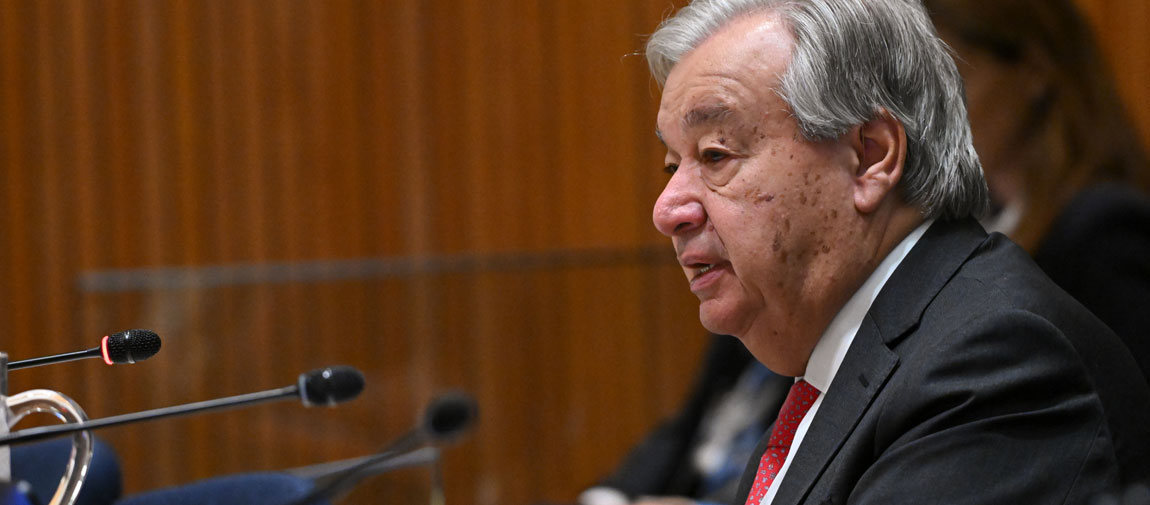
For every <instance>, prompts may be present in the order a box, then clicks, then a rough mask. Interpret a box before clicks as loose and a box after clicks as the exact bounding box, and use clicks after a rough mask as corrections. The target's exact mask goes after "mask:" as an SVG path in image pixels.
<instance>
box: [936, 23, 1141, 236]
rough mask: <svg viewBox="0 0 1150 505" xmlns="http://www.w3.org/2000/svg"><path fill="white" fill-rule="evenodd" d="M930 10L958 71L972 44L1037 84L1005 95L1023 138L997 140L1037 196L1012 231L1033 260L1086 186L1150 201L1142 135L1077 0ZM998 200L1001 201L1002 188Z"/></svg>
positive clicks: (1027, 203) (1015, 133)
mask: <svg viewBox="0 0 1150 505" xmlns="http://www.w3.org/2000/svg"><path fill="white" fill-rule="evenodd" d="M924 4H925V5H926V7H927V9H928V11H929V12H930V14H931V16H932V18H933V19H934V22H935V24H936V25H937V27H938V29H939V32H940V34H941V35H942V36H943V38H944V39H947V40H948V42H950V43H951V44H952V45H954V46H956V47H955V49H956V50H957V52H958V56H959V58H958V60H959V67H960V69H961V68H962V67H963V66H964V65H965V64H966V63H964V62H963V58H962V57H963V56H968V55H969V52H968V51H963V50H962V49H963V47H962V46H966V47H965V48H966V49H970V50H974V51H981V52H983V53H985V54H987V55H989V56H990V57H991V58H992V59H993V60H994V61H995V62H996V63H998V64H1001V65H1002V66H1004V67H1013V71H1015V72H1019V74H1018V75H1025V76H1026V78H1027V79H1031V80H1032V82H1033V84H1034V85H1033V86H1032V87H1027V88H1026V89H1022V90H1019V89H1002V90H1001V95H1000V96H999V97H998V100H1001V101H1008V100H1024V101H1025V102H1024V103H1020V104H1018V105H1019V108H1020V110H1021V111H1022V114H1023V115H1022V117H1020V118H1019V121H1018V122H1017V123H1016V125H1017V127H1016V128H1015V130H1016V131H1013V132H1009V131H1008V132H1005V133H1007V135H1009V137H1008V138H1005V139H998V141H1001V142H1007V143H1008V144H1009V145H1010V146H1011V147H1010V149H1012V150H1015V151H1016V152H1017V153H1018V154H1019V155H1018V156H1012V158H1011V161H1012V162H1013V163H1016V164H1018V166H1016V167H1015V168H1016V169H1017V170H1019V171H1020V174H1019V175H1020V177H1021V183H1022V184H1023V186H1024V187H1025V188H1026V191H1027V193H1028V194H1029V195H1031V197H1030V198H1027V199H1026V201H1025V203H1024V204H1023V208H1022V209H1021V211H1022V212H1021V218H1020V220H1019V223H1018V227H1017V229H1016V230H1015V231H1014V232H1013V233H1011V238H1012V239H1014V241H1015V242H1018V243H1019V244H1020V245H1022V246H1023V247H1024V248H1026V249H1027V250H1028V251H1030V252H1031V253H1034V252H1035V249H1036V248H1037V247H1038V245H1039V244H1040V241H1041V239H1042V238H1043V236H1044V235H1045V234H1046V232H1047V230H1048V229H1049V227H1050V225H1051V223H1052V221H1053V220H1054V219H1055V218H1056V217H1057V216H1058V215H1059V212H1060V210H1061V209H1062V208H1063V207H1064V206H1065V205H1066V204H1067V203H1068V202H1069V201H1070V199H1071V198H1072V197H1074V195H1075V194H1076V193H1078V192H1079V191H1080V190H1082V189H1083V188H1085V187H1087V186H1090V185H1093V184H1097V183H1101V182H1117V183H1121V184H1124V185H1127V186H1131V187H1135V188H1138V189H1140V190H1141V191H1143V192H1147V193H1150V171H1148V169H1147V158H1146V154H1145V151H1144V150H1143V148H1142V146H1141V145H1140V142H1139V139H1138V135H1137V130H1136V129H1135V127H1134V125H1133V123H1132V122H1131V121H1130V120H1129V118H1128V116H1127V113H1126V111H1125V109H1124V107H1123V105H1122V101H1121V99H1120V98H1119V96H1118V93H1117V90H1116V86H1115V85H1114V82H1113V80H1112V79H1111V77H1110V73H1109V69H1108V68H1106V65H1105V62H1103V60H1102V56H1101V52H1100V51H1099V50H1098V47H1097V44H1096V42H1095V40H1094V37H1093V35H1092V33H1091V31H1090V27H1089V25H1088V23H1087V20H1086V19H1085V18H1084V17H1083V16H1081V14H1080V13H1079V11H1078V9H1076V8H1075V6H1074V4H1073V2H1072V1H1071V0H924ZM972 102H973V101H972ZM996 105H998V104H994V105H990V106H996ZM971 106H972V108H974V107H978V106H979V104H977V103H972V104H971ZM973 115H974V112H973V111H972V117H973ZM972 121H973V120H972ZM978 137H979V133H978V132H977V131H976V132H975V144H976V147H977V148H979V149H980V153H979V154H980V155H984V153H983V152H982V146H979V145H978ZM985 154H992V153H985ZM987 161H988V160H987V159H985V156H984V159H983V162H984V167H986V165H991V164H993V163H994V162H995V161H997V160H989V161H990V163H987ZM986 169H987V170H998V169H1002V167H995V166H990V167H987V168H986ZM988 175H989V174H988ZM991 193H992V200H993V199H994V193H995V191H994V188H992V190H991ZM1001 203H1002V202H1000V201H995V202H994V204H995V205H996V206H997V205H1000V204H1001Z"/></svg>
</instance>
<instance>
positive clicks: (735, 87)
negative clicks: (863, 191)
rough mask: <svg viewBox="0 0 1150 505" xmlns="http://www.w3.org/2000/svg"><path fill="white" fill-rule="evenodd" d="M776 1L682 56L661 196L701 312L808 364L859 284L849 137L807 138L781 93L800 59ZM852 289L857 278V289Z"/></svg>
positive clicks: (663, 215)
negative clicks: (852, 269)
mask: <svg viewBox="0 0 1150 505" xmlns="http://www.w3.org/2000/svg"><path fill="white" fill-rule="evenodd" d="M792 45H793V42H792V39H791V36H790V34H789V32H788V30H787V29H786V28H785V26H784V25H782V24H781V23H780V22H779V20H778V19H777V17H776V16H775V15H774V14H770V13H760V14H756V15H751V16H748V17H744V18H740V19H738V20H735V21H733V22H731V23H730V24H728V25H727V26H726V27H724V28H723V29H721V30H720V31H719V32H718V33H716V34H715V35H713V36H712V37H711V38H709V39H708V40H706V41H705V42H704V43H703V44H702V45H700V46H699V47H698V48H696V49H695V50H693V51H692V52H690V53H689V54H688V55H686V56H685V57H684V58H683V59H682V61H680V62H679V63H678V64H677V65H676V66H675V67H674V69H673V70H672V72H671V74H670V75H669V76H668V78H667V82H666V84H665V86H664V90H663V97H662V103H661V105H660V108H659V116H658V132H659V136H660V138H661V139H662V141H663V142H664V144H665V145H666V147H667V156H666V163H667V166H668V172H672V175H671V178H670V180H669V181H668V183H667V187H666V188H665V189H664V190H663V193H662V194H661V195H660V196H659V199H658V201H657V202H656V203H655V208H654V215H653V218H654V222H655V227H656V228H658V229H659V231H660V232H662V233H663V234H665V235H667V236H669V237H671V241H672V243H673V244H674V246H675V252H676V253H677V255H678V257H679V262H680V264H682V266H683V271H684V272H685V273H686V275H687V279H688V281H689V282H690V287H691V291H692V292H693V293H695V295H696V296H697V297H698V298H699V302H700V303H699V317H700V319H701V320H702V323H703V326H704V327H706V328H707V329H708V330H710V331H713V332H716V333H722V334H729V335H735V336H737V337H739V338H740V339H742V340H743V343H744V344H745V345H746V346H747V348H748V349H749V350H750V351H751V352H752V353H753V354H754V355H755V356H756V358H758V359H759V360H760V361H762V362H763V363H765V364H766V365H767V366H768V367H770V368H771V369H772V370H775V371H776V372H779V373H783V374H788V375H801V374H802V373H803V370H804V369H805V366H806V361H807V358H808V357H809V355H810V351H811V350H812V349H813V347H814V345H815V343H816V342H817V340H818V338H819V336H820V335H821V334H822V332H823V330H824V329H825V327H826V325H827V324H829V322H830V319H831V318H832V317H833V316H834V314H835V313H837V311H838V309H839V307H841V305H842V304H843V303H845V301H846V298H847V297H848V296H849V291H848V292H847V293H841V291H842V289H841V286H838V284H841V283H842V281H843V279H842V277H843V275H842V274H843V273H844V271H843V268H844V265H847V264H849V263H850V260H849V252H850V246H851V244H850V242H851V240H852V236H851V232H850V230H851V228H852V224H854V222H853V221H852V220H853V219H855V218H856V213H855V210H854V206H853V204H852V199H851V188H852V181H853V179H852V174H853V171H854V168H853V167H857V166H858V159H857V156H856V155H855V151H854V150H853V149H851V148H850V143H849V141H841V140H838V141H830V142H823V143H812V142H808V141H806V140H805V139H803V137H802V136H801V134H800V133H799V130H798V127H797V124H796V123H795V120H794V118H793V117H792V116H791V115H790V112H789V110H788V108H787V106H786V104H785V103H784V102H783V100H782V99H781V98H779V96H778V95H777V94H776V93H775V91H774V88H775V87H776V85H777V84H778V77H779V75H780V74H781V73H782V72H783V70H784V69H785V66H786V64H787V62H789V60H790V52H791V47H792ZM851 291H853V290H851Z"/></svg>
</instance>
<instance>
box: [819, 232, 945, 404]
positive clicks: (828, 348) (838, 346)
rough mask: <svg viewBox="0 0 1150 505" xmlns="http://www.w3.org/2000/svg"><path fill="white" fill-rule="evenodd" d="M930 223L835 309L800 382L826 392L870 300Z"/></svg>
mask: <svg viewBox="0 0 1150 505" xmlns="http://www.w3.org/2000/svg"><path fill="white" fill-rule="evenodd" d="M933 222H934V220H933V219H929V220H927V221H926V222H925V223H922V224H921V225H919V226H918V228H915V229H914V231H912V232H910V234H909V235H907V236H906V238H904V239H902V242H899V244H898V245H897V246H895V248H894V249H892V250H891V252H890V254H887V255H886V258H883V260H882V262H881V263H879V265H878V268H875V269H874V271H873V272H871V274H870V276H869V277H867V279H866V281H864V282H863V283H862V286H860V287H859V289H858V290H857V291H855V293H854V294H853V295H851V297H850V300H847V303H846V305H843V308H841V309H839V312H838V314H836V315H835V317H834V319H832V320H831V324H830V325H829V326H827V329H826V331H824V332H823V334H822V336H821V337H819V342H818V343H817V344H815V349H814V350H813V351H811V358H810V360H809V361H807V369H806V373H805V374H804V375H803V377H802V378H803V379H804V380H806V381H807V382H809V383H810V384H811V385H812V386H814V387H815V388H817V389H818V390H819V391H822V392H826V391H827V388H828V387H830V385H831V381H832V380H833V379H834V378H835V373H836V372H838V370H839V365H841V364H842V362H843V358H844V357H845V356H846V354H847V349H849V348H850V346H851V342H853V341H854V338H855V333H857V332H858V329H859V327H860V326H862V322H863V318H864V317H866V313H867V311H869V310H870V306H871V304H872V303H874V299H875V298H877V297H878V293H879V291H881V290H882V287H883V285H885V284H886V281H887V279H889V278H890V275H891V274H892V273H894V270H895V268H898V265H899V263H902V260H903V258H906V255H907V253H909V252H910V250H911V248H913V247H914V245H915V244H917V243H918V240H919V239H920V238H922V235H923V233H926V229H927V228H930V225H931V223H933Z"/></svg>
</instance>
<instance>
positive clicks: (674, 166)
mask: <svg viewBox="0 0 1150 505" xmlns="http://www.w3.org/2000/svg"><path fill="white" fill-rule="evenodd" d="M663 171H664V172H667V174H668V175H675V172H677V171H679V164H678V163H668V164H667V166H665V167H663Z"/></svg>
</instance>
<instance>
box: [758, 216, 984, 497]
mask: <svg viewBox="0 0 1150 505" xmlns="http://www.w3.org/2000/svg"><path fill="white" fill-rule="evenodd" d="M985 239H986V233H985V232H984V231H982V228H981V227H980V226H979V225H978V223H977V222H975V221H974V220H962V221H955V222H941V221H940V222H936V223H935V224H934V225H933V226H931V228H930V230H928V231H927V233H926V234H925V235H923V237H922V239H920V240H919V243H918V244H916V246H915V247H914V248H913V249H912V250H911V251H910V253H908V254H907V257H906V258H904V259H903V261H902V263H901V264H899V266H898V268H897V269H895V272H894V273H893V274H891V277H890V279H888V280H887V282H886V284H885V285H884V286H883V289H882V291H881V292H880V293H879V295H878V297H877V298H876V299H875V302H874V304H873V305H872V306H871V308H870V310H869V311H868V312H867V315H866V317H865V318H864V319H863V323H862V325H861V326H860V327H859V331H858V333H857V334H856V335H855V338H854V340H853V342H852V343H851V346H850V350H849V351H847V355H846V357H845V358H844V359H843V362H842V364H841V365H840V366H839V369H838V372H836V374H835V378H834V381H833V382H832V383H831V386H830V388H829V390H828V391H826V392H824V394H825V397H824V398H823V402H822V403H821V404H820V406H819V410H818V412H817V413H816V414H815V415H816V417H815V419H813V420H812V422H811V424H810V426H809V427H808V428H807V433H806V435H804V437H803V440H802V445H801V446H800V447H799V449H798V450H797V452H796V453H795V455H794V459H793V460H792V461H791V465H790V467H789V468H788V469H787V474H786V476H784V478H783V480H782V481H781V482H779V483H778V485H779V486H780V487H779V490H778V492H777V494H776V495H775V501H774V503H773V504H772V505H792V504H797V503H801V502H803V501H804V500H805V499H806V496H807V495H808V494H809V493H810V491H811V488H812V487H813V486H814V483H815V482H816V481H817V480H818V478H819V477H820V476H821V475H822V473H823V472H824V471H825V470H826V468H827V466H828V465H829V464H830V462H831V460H833V459H834V456H835V454H837V453H838V451H839V449H840V448H841V447H842V445H843V443H844V442H845V441H846V439H847V437H848V436H849V435H850V434H851V432H853V431H854V429H855V427H856V426H857V425H858V422H859V420H860V419H862V417H863V414H865V413H866V411H867V409H868V408H869V407H870V405H871V403H872V402H873V401H874V398H875V396H877V395H878V393H879V391H881V390H882V388H883V387H884V386H885V385H886V382H887V379H888V378H889V377H890V375H891V373H892V372H893V371H894V370H895V367H896V366H897V365H898V361H899V357H898V354H896V353H895V352H894V351H892V350H891V349H892V347H893V345H894V344H895V343H896V342H897V341H898V340H899V339H900V338H902V337H903V336H905V335H907V334H908V333H910V332H911V330H912V329H913V328H914V327H915V326H917V324H918V321H919V319H920V318H921V316H922V313H923V311H924V310H926V307H927V306H928V305H929V304H930V301H931V300H933V299H934V297H935V296H936V295H937V294H938V292H939V291H940V290H941V289H942V287H943V286H944V285H945V284H946V283H947V281H949V280H950V278H951V277H952V276H953V275H954V273H955V272H956V271H957V270H958V267H959V266H961V265H962V263H963V262H964V261H966V259H967V258H968V257H969V256H970V254H971V253H973V252H974V251H975V249H977V247H978V245H979V244H981V243H982V242H983V241H984V240H985ZM769 435H770V433H769V432H768V434H767V437H764V439H763V441H762V442H761V443H760V447H759V450H758V451H756V454H759V455H761V454H762V452H763V451H764V450H766V442H767V439H768V438H769ZM757 466H758V458H757V457H756V458H755V459H754V460H753V461H752V462H751V463H750V464H749V465H748V468H747V471H746V472H744V476H743V481H742V483H741V485H740V494H739V495H738V496H741V497H744V498H745V497H746V496H747V494H748V493H749V492H750V486H751V482H752V479H753V478H754V474H755V472H756V469H757Z"/></svg>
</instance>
